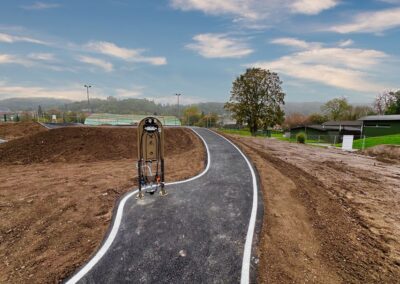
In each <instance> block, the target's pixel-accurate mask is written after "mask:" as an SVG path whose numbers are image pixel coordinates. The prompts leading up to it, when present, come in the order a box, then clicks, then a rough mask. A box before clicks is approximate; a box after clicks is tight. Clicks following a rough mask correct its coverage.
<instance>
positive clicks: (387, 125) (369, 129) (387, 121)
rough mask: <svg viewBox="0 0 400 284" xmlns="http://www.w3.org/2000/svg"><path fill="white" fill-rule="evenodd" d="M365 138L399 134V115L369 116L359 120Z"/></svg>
mask: <svg viewBox="0 0 400 284" xmlns="http://www.w3.org/2000/svg"><path fill="white" fill-rule="evenodd" d="M359 121H360V122H361V123H362V126H363V133H362V134H363V135H365V136H366V137H374V136H384V135H392V134H400V114H393V115H369V116H364V117H362V118H360V119H359Z"/></svg>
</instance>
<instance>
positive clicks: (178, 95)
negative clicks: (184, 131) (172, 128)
mask: <svg viewBox="0 0 400 284" xmlns="http://www.w3.org/2000/svg"><path fill="white" fill-rule="evenodd" d="M175 96H176V97H177V99H178V120H179V117H180V109H179V97H180V96H182V94H175Z"/></svg>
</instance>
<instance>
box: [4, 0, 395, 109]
mask: <svg viewBox="0 0 400 284" xmlns="http://www.w3.org/2000/svg"><path fill="white" fill-rule="evenodd" d="M0 7H1V9H0V99H1V98H7V97H28V96H30V97H43V96H48V97H58V98H70V99H73V100H80V99H84V98H85V89H84V88H83V85H84V84H91V85H92V86H93V88H92V89H91V94H92V96H95V97H99V98H105V97H107V96H115V97H116V98H127V97H137V98H148V99H154V100H155V101H157V102H162V103H175V98H174V96H173V94H174V93H177V92H179V93H182V94H183V96H182V100H183V103H186V104H188V103H195V102H202V101H220V102H224V101H226V100H228V98H229V92H230V88H231V84H232V81H233V80H234V79H235V77H236V76H238V75H239V74H241V73H243V72H244V71H245V69H246V68H247V67H253V66H255V67H262V68H265V69H270V70H272V71H276V72H278V74H279V75H280V77H281V79H282V80H283V87H284V90H285V92H286V93H287V98H286V100H287V101H298V102H300V101H326V100H328V99H331V98H333V97H338V96H345V97H347V98H348V99H349V100H350V101H351V102H356V103H369V102H371V101H372V100H373V98H374V97H375V95H376V94H378V93H380V92H383V91H385V90H392V89H397V88H400V86H399V85H400V83H399V78H400V77H399V73H400V72H399V71H400V68H399V66H400V65H399V58H400V54H399V53H400V0H363V1H350V0H318V1H316V0H263V1H261V0H257V1H256V0H218V1H216V0H164V1H161V0H151V1H145V0H134V1H129V0H103V1H100V0H99V1H95V0H91V1H83V0H68V1H46V0H43V1H40V2H37V1H18V0H13V1H8V0H2V1H1V4H0Z"/></svg>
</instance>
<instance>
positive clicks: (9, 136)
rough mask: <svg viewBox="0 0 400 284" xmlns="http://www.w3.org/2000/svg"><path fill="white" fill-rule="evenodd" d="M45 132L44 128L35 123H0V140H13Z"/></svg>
mask: <svg viewBox="0 0 400 284" xmlns="http://www.w3.org/2000/svg"><path fill="white" fill-rule="evenodd" d="M46 130H47V129H46V128H44V127H43V126H41V125H40V124H39V123H35V122H16V123H12V122H8V123H0V139H3V140H13V139H17V138H21V137H24V136H29V135H33V134H36V133H39V132H44V131H46Z"/></svg>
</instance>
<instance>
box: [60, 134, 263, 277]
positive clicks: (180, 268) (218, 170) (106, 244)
mask: <svg viewBox="0 0 400 284" xmlns="http://www.w3.org/2000/svg"><path fill="white" fill-rule="evenodd" d="M192 130H193V131H194V132H195V133H196V134H198V135H199V136H200V138H201V139H202V140H203V142H204V143H205V145H206V149H207V154H208V162H207V167H206V169H205V170H204V171H203V172H202V173H201V174H199V175H198V176H196V177H193V178H191V179H188V180H185V181H181V182H173V183H168V184H167V185H166V190H167V191H168V193H169V194H168V195H167V196H165V197H160V196H158V195H154V196H150V195H146V197H145V198H144V199H143V200H140V201H137V200H136V199H135V198H134V195H135V194H136V192H137V191H133V192H130V193H128V194H126V195H125V196H124V197H123V198H122V199H121V201H120V202H119V204H118V206H117V210H116V213H115V214H114V219H113V223H112V226H111V229H110V231H109V232H108V235H107V236H106V237H105V239H104V241H103V244H102V246H101V247H100V249H99V250H98V251H97V252H96V254H95V255H94V256H93V257H92V259H90V260H89V262H88V263H87V264H86V265H84V266H83V267H82V268H80V269H79V270H78V271H77V272H76V274H75V275H73V276H72V277H71V278H70V279H69V280H67V283H68V284H73V283H124V282H125V283H199V282H202V283H221V282H223V283H235V282H236V283H237V282H241V283H249V282H254V281H255V280H256V279H255V270H256V269H255V267H256V264H255V263H256V258H255V257H253V258H252V257H251V255H252V251H253V252H254V250H255V248H254V244H255V243H256V242H257V232H258V231H259V225H260V224H261V221H262V220H261V218H262V214H261V212H262V203H261V202H260V200H261V199H260V198H259V197H258V195H259V194H260V193H259V191H258V184H257V178H256V174H255V170H254V169H253V167H252V165H251V163H250V162H249V161H248V159H247V158H246V156H245V155H244V154H243V153H242V152H241V151H240V150H239V149H238V148H237V147H236V146H235V145H234V144H233V143H231V142H230V141H229V140H227V139H226V138H224V137H222V136H220V135H219V134H217V133H215V132H212V131H210V130H207V129H202V128H195V129H192ZM188 166H190V161H188ZM254 233H256V237H254V236H253V234H254Z"/></svg>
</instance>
